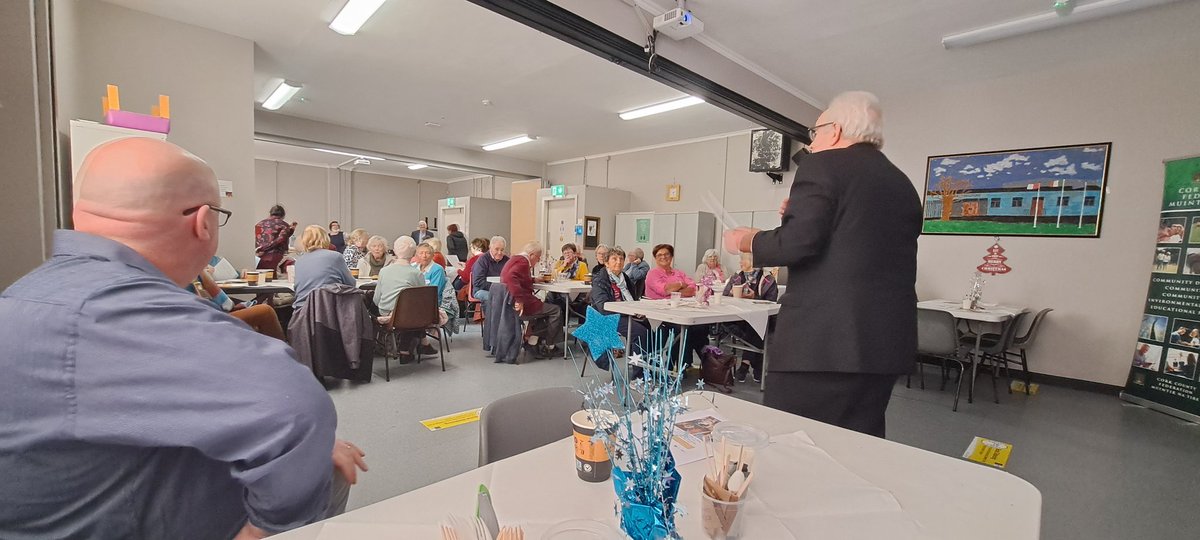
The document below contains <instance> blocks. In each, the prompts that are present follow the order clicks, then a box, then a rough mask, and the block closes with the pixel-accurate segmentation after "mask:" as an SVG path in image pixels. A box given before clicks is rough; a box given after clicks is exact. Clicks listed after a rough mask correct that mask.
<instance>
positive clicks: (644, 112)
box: [618, 96, 704, 120]
mask: <svg viewBox="0 0 1200 540" xmlns="http://www.w3.org/2000/svg"><path fill="white" fill-rule="evenodd" d="M701 103H704V100H703V99H700V98H698V97H695V96H688V97H685V98H680V99H676V100H672V101H668V102H666V103H659V104H658V105H651V106H649V107H642V108H640V109H634V110H632V111H626V112H623V113H621V114H620V115H618V116H620V117H621V120H633V119H634V118H641V117H643V116H650V115H652V114H659V113H665V112H667V111H673V110H675V109H682V108H684V107H691V106H692V105H699V104H701Z"/></svg>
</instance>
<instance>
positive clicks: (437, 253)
mask: <svg viewBox="0 0 1200 540" xmlns="http://www.w3.org/2000/svg"><path fill="white" fill-rule="evenodd" d="M424 243H426V244H429V247H431V248H433V262H435V263H437V264H438V266H441V267H442V268H443V269H445V267H446V266H447V265H448V264H449V263H447V262H446V256H445V255H443V254H442V241H441V240H438V239H437V237H433V238H430V239H428V240H425V242H424Z"/></svg>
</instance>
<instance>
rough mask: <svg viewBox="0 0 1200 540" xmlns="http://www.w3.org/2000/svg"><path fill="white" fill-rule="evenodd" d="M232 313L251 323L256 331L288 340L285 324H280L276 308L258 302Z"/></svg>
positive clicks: (236, 317) (251, 326)
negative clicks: (284, 330)
mask: <svg viewBox="0 0 1200 540" xmlns="http://www.w3.org/2000/svg"><path fill="white" fill-rule="evenodd" d="M230 315H233V317H234V318H235V319H238V320H240V321H242V322H244V323H246V324H248V325H250V328H253V329H254V331H255V332H258V333H260V334H262V335H264V336H269V337H273V338H275V339H278V340H280V341H284V342H286V341H287V335H286V334H284V333H283V326H282V325H280V324H279V315H277V314H276V313H275V308H273V307H271V306H269V305H266V304H258V305H254V306H250V307H248V308H246V309H239V310H237V311H234V312H231V313H230Z"/></svg>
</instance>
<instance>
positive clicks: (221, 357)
mask: <svg viewBox="0 0 1200 540" xmlns="http://www.w3.org/2000/svg"><path fill="white" fill-rule="evenodd" d="M76 180H77V183H76V194H77V196H76V200H75V208H74V213H73V217H74V221H75V226H76V230H73V231H68V230H60V231H57V232H55V236H54V254H53V256H52V257H51V258H50V260H48V261H46V262H45V263H44V264H42V266H40V267H39V268H37V269H35V270H34V271H33V272H30V273H29V274H28V275H26V276H25V277H23V278H21V279H20V280H18V281H17V282H16V283H14V284H13V285H12V286H11V287H9V288H8V289H7V290H5V291H4V293H3V294H2V295H0V341H2V342H3V343H4V344H5V351H4V353H3V354H2V355H0V368H2V369H3V371H4V373H5V376H4V377H3V378H0V470H3V471H4V481H3V482H0V537H2V538H233V537H235V535H236V537H237V538H261V537H264V536H266V535H268V534H270V533H276V532H280V531H284V530H287V529H291V528H294V527H299V526H301V525H304V524H306V523H310V522H312V521H315V520H318V519H321V518H323V517H326V516H328V515H330V514H331V513H335V512H337V511H339V510H338V509H337V508H336V506H338V505H341V506H342V507H343V508H344V505H345V495H346V488H345V483H346V482H349V483H354V481H355V475H356V472H355V467H356V465H357V466H359V467H361V468H362V469H363V470H366V468H365V464H364V463H363V462H362V453H361V452H360V451H359V450H358V449H357V448H355V447H354V446H353V445H351V444H349V443H346V442H342V441H335V439H334V429H335V427H336V425H337V417H336V415H335V413H334V409H333V404H332V402H331V401H330V399H329V396H328V395H327V394H326V392H325V390H324V389H323V388H322V387H321V385H320V384H319V383H318V382H317V381H316V380H315V379H314V378H313V376H312V373H311V372H309V371H308V370H306V369H304V367H303V366H301V365H300V364H299V363H297V362H296V361H295V360H293V358H292V355H293V352H292V350H291V349H290V348H289V347H288V346H287V344H285V343H283V342H282V341H279V340H276V339H272V338H269V337H266V336H262V335H259V334H257V333H255V332H254V331H253V330H251V329H250V328H249V327H248V326H246V325H245V324H243V323H240V322H238V321H237V320H235V319H233V318H231V317H229V316H228V315H226V314H224V313H222V312H220V311H219V310H217V309H214V308H213V306H212V305H211V304H208V303H206V302H205V301H203V300H201V299H199V298H197V297H196V296H195V295H194V294H191V293H189V292H187V291H185V290H184V289H183V285H186V284H188V283H190V282H191V281H192V279H194V278H195V276H196V274H198V273H199V272H200V271H201V270H202V269H203V268H204V265H205V264H206V263H207V262H208V260H209V259H210V258H211V257H212V256H213V253H215V252H216V249H217V237H218V227H220V226H221V225H224V224H225V221H226V220H227V219H228V217H229V215H230V213H229V211H227V210H224V209H222V208H221V207H220V197H219V195H218V192H217V181H216V176H215V175H214V174H213V171H212V170H211V169H209V168H208V166H207V165H205V164H204V163H203V162H202V161H200V160H199V159H197V158H196V157H194V156H192V155H190V154H188V153H186V152H184V151H183V150H182V149H180V148H178V147H176V146H174V145H171V144H169V143H166V142H163V141H157V140H152V139H144V138H127V139H120V140H117V141H113V142H109V143H105V144H103V145H100V146H99V147H97V148H96V149H94V150H93V151H92V152H91V153H89V154H88V156H87V158H86V159H85V161H84V163H83V166H82V168H81V169H80V172H79V175H78V177H77V179H76ZM331 456H332V459H331ZM335 470H336V471H337V474H334V471H335ZM331 478H332V480H333V481H332V486H333V487H334V488H335V489H337V490H338V493H337V494H335V495H334V496H333V498H334V499H335V500H332V501H331ZM339 484H340V485H341V488H337V487H336V486H337V485H339ZM336 499H340V500H336Z"/></svg>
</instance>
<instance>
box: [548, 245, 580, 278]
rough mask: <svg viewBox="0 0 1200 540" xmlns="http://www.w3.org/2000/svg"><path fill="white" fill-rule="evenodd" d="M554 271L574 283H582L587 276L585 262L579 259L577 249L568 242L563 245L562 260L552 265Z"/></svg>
mask: <svg viewBox="0 0 1200 540" xmlns="http://www.w3.org/2000/svg"><path fill="white" fill-rule="evenodd" d="M554 270H555V271H557V272H558V273H559V274H562V275H563V277H566V278H567V279H570V280H574V281H583V280H584V279H585V278H586V277H587V274H588V267H587V262H586V261H584V260H583V259H580V258H579V248H577V247H575V244H572V243H569V242H568V243H566V244H563V246H562V258H561V259H559V260H558V262H557V263H554Z"/></svg>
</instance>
